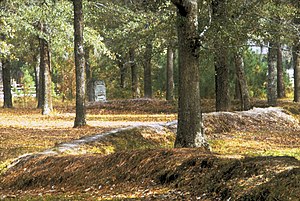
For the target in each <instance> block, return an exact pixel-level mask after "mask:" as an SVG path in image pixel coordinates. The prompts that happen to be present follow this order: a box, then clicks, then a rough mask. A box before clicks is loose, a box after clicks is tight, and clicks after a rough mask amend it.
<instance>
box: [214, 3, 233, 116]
mask: <svg viewBox="0 0 300 201" xmlns="http://www.w3.org/2000/svg"><path fill="white" fill-rule="evenodd" d="M226 2H227V0H213V1H212V11H213V12H212V14H213V15H212V20H213V23H214V25H215V27H216V32H217V33H218V34H216V35H217V36H218V37H217V38H216V39H215V42H214V49H215V54H214V60H215V82H216V89H215V90H216V111H227V110H229V104H230V97H229V66H228V61H227V58H228V51H227V48H226V47H225V45H227V43H228V41H226V37H224V36H223V35H225V34H224V30H222V27H223V26H222V25H223V24H226V20H227V14H226V4H227V3H226Z"/></svg>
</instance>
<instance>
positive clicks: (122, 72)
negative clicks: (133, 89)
mask: <svg viewBox="0 0 300 201" xmlns="http://www.w3.org/2000/svg"><path fill="white" fill-rule="evenodd" d="M118 66H119V69H120V88H121V89H124V88H125V87H126V82H125V80H126V70H127V69H126V65H125V64H124V61H123V59H121V58H119V61H118Z"/></svg>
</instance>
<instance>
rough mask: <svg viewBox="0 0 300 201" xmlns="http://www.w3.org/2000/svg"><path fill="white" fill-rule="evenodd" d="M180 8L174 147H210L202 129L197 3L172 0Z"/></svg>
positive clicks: (178, 18)
mask: <svg viewBox="0 0 300 201" xmlns="http://www.w3.org/2000/svg"><path fill="white" fill-rule="evenodd" d="M172 2H173V3H174V4H175V5H176V6H177V8H178V12H177V26H178V27H177V28H178V44H179V100H178V128H177V135H176V140H175V147H205V148H209V145H208V143H207V141H206V139H205V136H204V133H203V128H202V115H201V107H200V87H199V82H200V72H199V48H200V40H199V33H198V24H197V22H198V3H197V0H180V1H179V0H172Z"/></svg>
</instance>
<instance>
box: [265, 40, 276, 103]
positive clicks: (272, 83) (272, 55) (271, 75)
mask: <svg viewBox="0 0 300 201" xmlns="http://www.w3.org/2000/svg"><path fill="white" fill-rule="evenodd" d="M276 49H277V48H275V46H274V44H273V43H269V50H268V88H267V98H268V105H269V106H276V105H277V84H276V83H277V82H276V77H277V76H276V75H277V73H276V66H277V50H276Z"/></svg>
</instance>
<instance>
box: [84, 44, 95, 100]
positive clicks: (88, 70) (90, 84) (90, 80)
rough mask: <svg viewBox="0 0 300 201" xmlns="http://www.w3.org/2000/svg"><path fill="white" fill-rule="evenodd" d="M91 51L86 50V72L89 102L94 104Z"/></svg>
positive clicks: (89, 49) (88, 48)
mask: <svg viewBox="0 0 300 201" xmlns="http://www.w3.org/2000/svg"><path fill="white" fill-rule="evenodd" d="M90 51H91V48H90V47H87V48H86V50H85V71H86V85H87V87H86V91H87V99H88V101H89V102H92V101H94V90H93V74H92V70H91V65H90Z"/></svg>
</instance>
